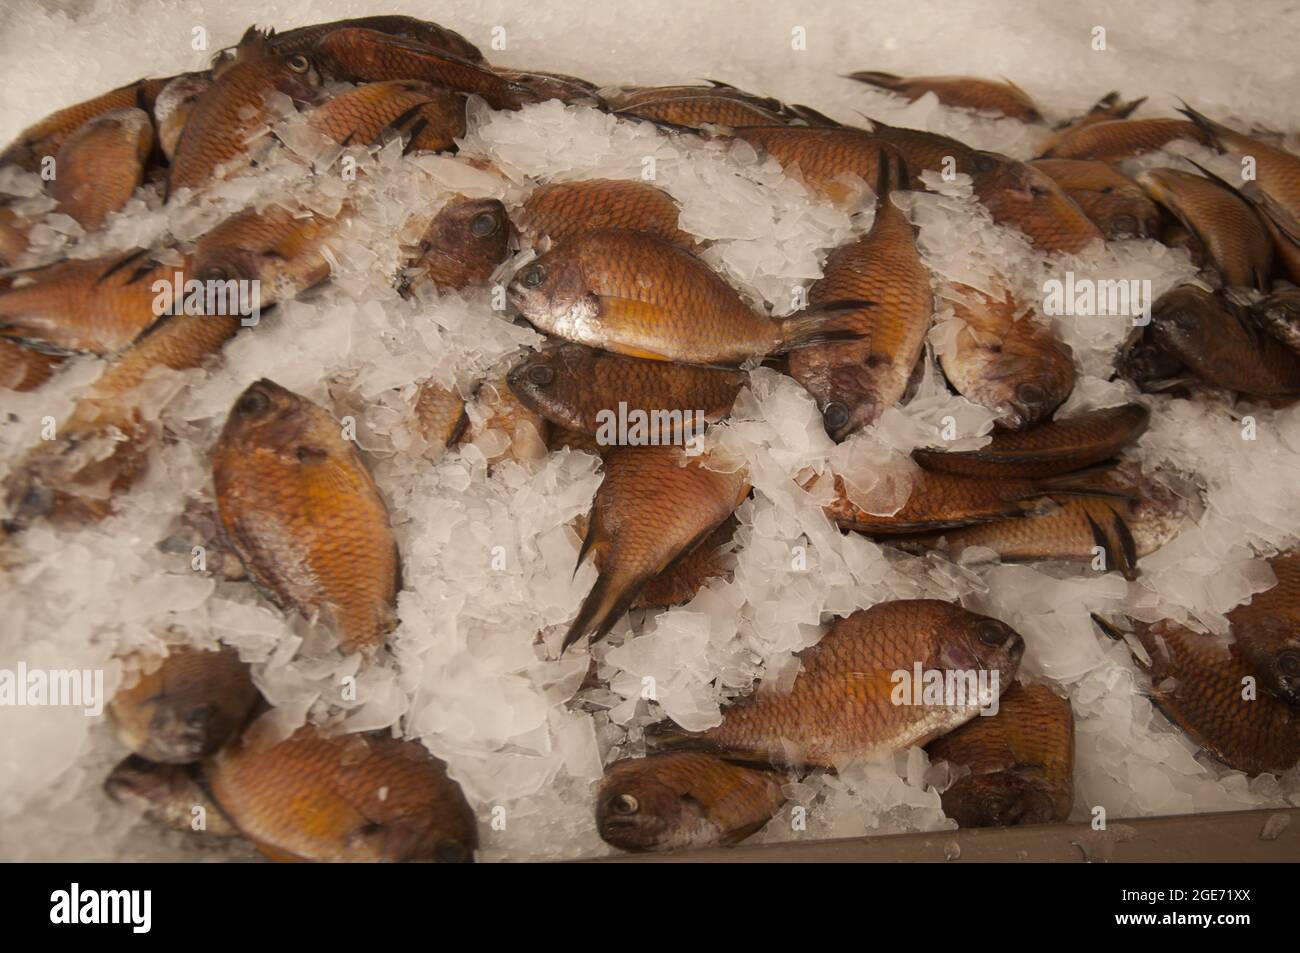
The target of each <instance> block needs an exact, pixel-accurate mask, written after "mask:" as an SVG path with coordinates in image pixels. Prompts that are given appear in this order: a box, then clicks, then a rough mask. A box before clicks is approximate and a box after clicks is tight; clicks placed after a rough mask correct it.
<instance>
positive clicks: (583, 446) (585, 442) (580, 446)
mask: <svg viewBox="0 0 1300 953" xmlns="http://www.w3.org/2000/svg"><path fill="white" fill-rule="evenodd" d="M546 449H547V450H548V451H552V450H564V449H569V450H581V451H584V452H585V453H590V454H593V455H594V456H597V457H603V456H605V455H606V454H608V453H609V452H610V451H612V450H613V449H614V448H613V447H607V446H605V445H603V444H601V443H600V442H599V441H597V440H596V435H595V434H594V433H585V432H581V431H577V430H569V429H568V428H567V427H557V426H556V425H554V424H551V426H550V427H548V428H547V434H546ZM583 525H584V526H585V525H586V524H585V523H584V524H583ZM580 532H582V531H580Z"/></svg>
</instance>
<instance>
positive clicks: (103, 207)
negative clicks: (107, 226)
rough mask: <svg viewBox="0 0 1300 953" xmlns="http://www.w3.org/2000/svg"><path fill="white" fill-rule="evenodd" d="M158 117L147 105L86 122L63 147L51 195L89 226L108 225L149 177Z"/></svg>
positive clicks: (62, 209)
mask: <svg viewBox="0 0 1300 953" xmlns="http://www.w3.org/2000/svg"><path fill="white" fill-rule="evenodd" d="M152 149H153V122H152V120H150V118H149V114H148V113H147V112H145V111H144V110H143V109H135V108H130V109H114V110H111V111H109V112H106V113H102V114H101V115H99V116H96V117H95V118H94V119H91V120H89V121H88V122H85V123H83V124H82V125H81V127H80V128H78V129H77V130H76V132H74V133H72V135H70V136H68V138H67V139H65V140H64V141H63V145H62V146H60V147H59V151H58V154H57V155H56V156H55V160H54V170H55V171H54V179H53V181H51V182H50V196H51V197H52V198H53V199H54V200H55V201H56V202H58V203H59V204H58V211H60V212H62V213H63V214H65V215H70V216H71V217H72V218H74V219H76V221H77V222H78V224H80V225H81V227H82V228H84V229H86V231H95V230H96V229H99V228H102V227H103V226H104V222H105V220H106V219H107V218H108V215H109V213H110V212H117V211H120V210H121V209H122V206H124V205H126V203H127V201H128V200H129V199H130V198H131V196H132V195H133V194H135V190H136V188H137V187H138V186H139V185H140V183H141V182H142V181H143V180H144V170H145V164H146V162H147V160H148V158H149V153H150V152H151V151H152Z"/></svg>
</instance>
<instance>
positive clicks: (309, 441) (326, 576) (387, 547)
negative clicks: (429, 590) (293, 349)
mask: <svg viewBox="0 0 1300 953" xmlns="http://www.w3.org/2000/svg"><path fill="white" fill-rule="evenodd" d="M212 477H213V484H214V486H215V489H216V496H217V510H218V513H219V514H220V516H221V525H222V529H223V532H224V535H225V538H226V540H227V541H228V542H229V544H230V545H231V546H232V548H233V549H234V550H235V552H237V553H238V554H239V557H240V559H242V560H243V562H244V565H245V566H246V567H247V568H248V572H249V575H250V576H251V577H252V578H253V580H254V581H256V582H257V583H258V584H259V586H261V588H262V589H263V590H265V591H267V592H268V593H270V594H272V595H273V597H274V598H275V600H276V601H278V602H279V603H280V604H281V605H283V606H285V607H286V608H289V609H293V610H296V611H297V612H299V613H301V614H302V615H303V616H304V617H305V618H307V619H308V620H309V621H310V620H320V621H321V622H323V623H325V624H326V626H327V627H328V628H329V629H331V630H332V631H333V633H334V635H335V636H336V638H337V640H338V644H339V647H340V648H341V649H342V650H343V651H344V652H345V653H351V652H357V651H362V652H371V651H373V649H375V648H376V647H377V646H378V645H379V644H380V643H381V642H382V641H383V639H384V637H385V635H387V633H388V632H389V631H390V630H391V629H392V628H393V627H394V626H395V625H396V613H395V609H394V605H395V602H396V599H397V592H398V590H399V589H400V588H401V583H400V579H399V575H400V573H399V559H398V552H397V542H396V540H395V539H394V537H393V530H392V526H391V525H390V523H389V518H388V509H387V507H386V506H385V504H384V501H383V498H382V497H381V496H380V493H379V489H378V487H376V486H375V481H374V479H373V478H372V477H371V476H370V472H369V470H367V469H366V465H365V463H364V462H363V461H362V459H361V455H360V453H359V452H358V450H357V447H356V445H355V443H353V442H352V441H351V440H349V439H347V438H346V437H345V436H344V435H343V427H342V425H341V424H340V423H339V422H338V421H336V420H335V419H334V416H333V415H332V414H331V413H330V412H329V411H327V410H326V409H325V408H324V407H321V406H320V405H318V404H314V403H312V402H311V401H309V400H307V399H306V398H304V397H300V396H299V395H297V394H295V393H293V392H292V391H289V390H286V389H285V388H283V387H281V386H279V385H278V384H276V383H274V382H273V381H269V380H265V379H263V380H259V381H257V382H256V383H254V384H252V385H250V386H249V387H248V388H247V389H246V390H245V391H244V392H243V393H242V394H241V395H240V396H239V399H238V400H236V401H235V405H234V407H233V408H232V409H231V411H230V415H229V417H227V419H226V424H225V427H224V428H223V429H222V431H221V436H220V437H219V438H218V440H217V444H216V447H215V449H214V450H213V454H212Z"/></svg>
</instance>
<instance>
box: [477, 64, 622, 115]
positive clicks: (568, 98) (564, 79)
mask: <svg viewBox="0 0 1300 953" xmlns="http://www.w3.org/2000/svg"><path fill="white" fill-rule="evenodd" d="M494 72H495V73H496V74H497V75H498V76H500V77H502V78H503V79H505V80H506V81H507V82H509V83H510V84H511V85H513V86H516V87H519V88H520V89H524V90H527V91H528V94H529V96H530V98H531V99H532V100H533V101H536V102H545V101H546V100H548V99H558V100H559V101H560V102H562V103H570V104H572V105H583V106H603V101H602V100H601V98H600V91H599V90H598V89H597V87H596V84H595V83H589V82H587V80H585V79H580V78H578V77H577V76H568V75H566V74H564V73H547V72H543V71H541V70H531V69H502V68H500V67H498V68H496V69H495V70H494Z"/></svg>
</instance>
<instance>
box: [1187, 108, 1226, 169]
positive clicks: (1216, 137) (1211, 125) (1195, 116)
mask: <svg viewBox="0 0 1300 953" xmlns="http://www.w3.org/2000/svg"><path fill="white" fill-rule="evenodd" d="M1178 101H1179V102H1180V103H1182V106H1180V107H1179V109H1178V111H1179V112H1180V113H1182V114H1183V115H1184V116H1186V117H1187V118H1188V119H1190V120H1191V121H1192V122H1194V123H1196V128H1197V129H1199V130H1201V132H1202V133H1204V134H1205V139H1206V141H1207V142H1209V143H1210V144H1211V145H1213V146H1215V147H1216V148H1219V149H1223V148H1224V145H1223V141H1222V136H1223V134H1224V133H1225V132H1231V130H1230V129H1229V128H1228V127H1227V126H1225V125H1223V124H1221V123H1217V122H1215V121H1214V120H1213V119H1211V118H1210V117H1209V116H1207V115H1205V114H1204V113H1201V112H1197V111H1196V110H1195V109H1193V108H1192V107H1191V106H1189V105H1187V103H1185V102H1183V100H1181V99H1180V100H1178ZM1197 168H1198V169H1199V168H1200V166H1197ZM1202 171H1204V170H1202Z"/></svg>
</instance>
